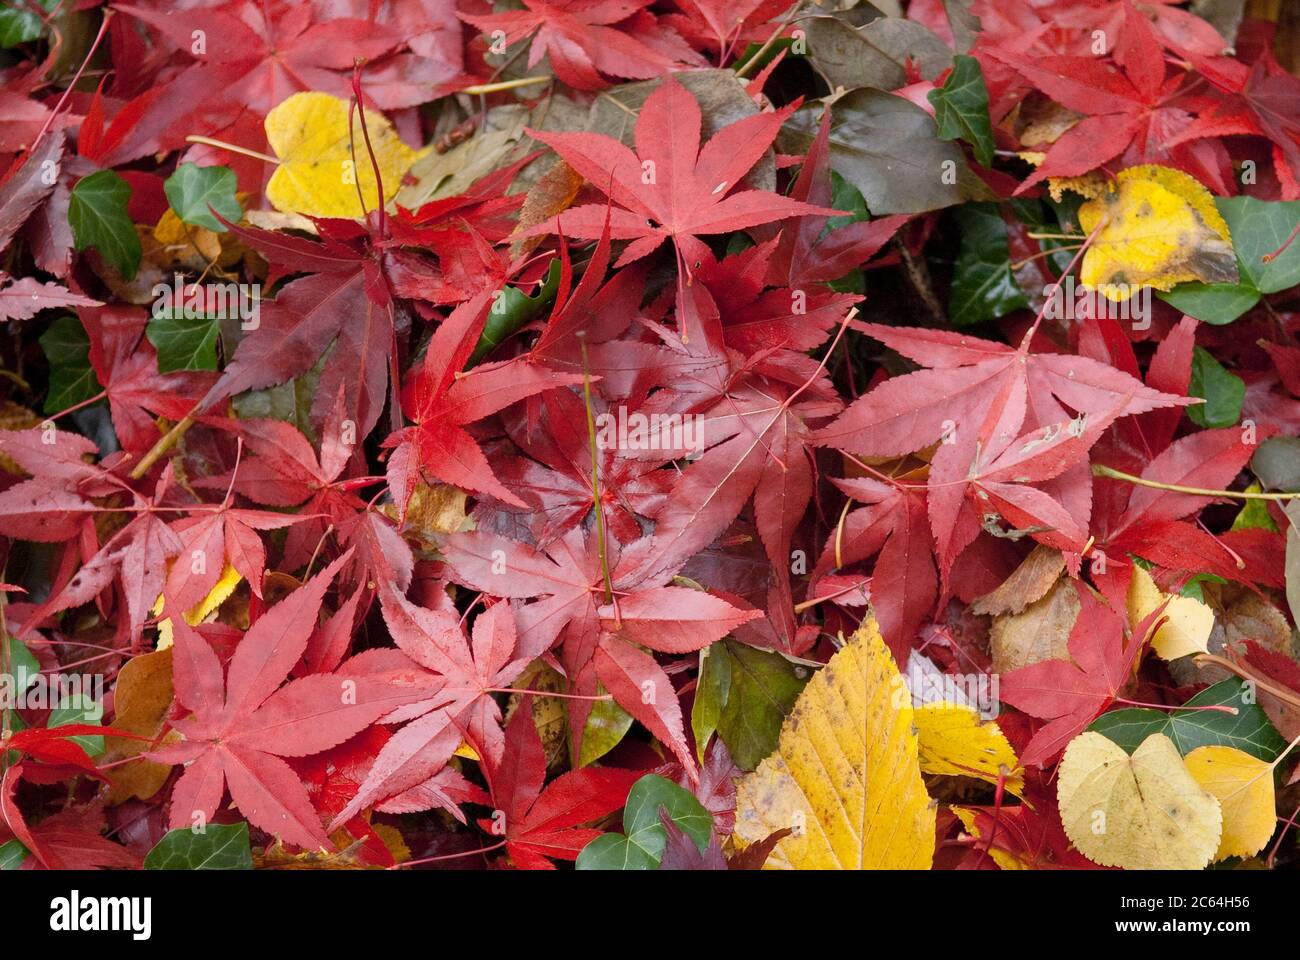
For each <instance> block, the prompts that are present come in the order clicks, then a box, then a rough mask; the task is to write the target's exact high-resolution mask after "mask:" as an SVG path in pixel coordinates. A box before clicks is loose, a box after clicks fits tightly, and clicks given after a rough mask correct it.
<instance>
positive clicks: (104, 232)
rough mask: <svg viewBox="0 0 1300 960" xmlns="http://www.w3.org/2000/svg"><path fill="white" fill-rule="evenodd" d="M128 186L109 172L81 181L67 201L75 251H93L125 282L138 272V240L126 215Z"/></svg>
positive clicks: (103, 171)
mask: <svg viewBox="0 0 1300 960" xmlns="http://www.w3.org/2000/svg"><path fill="white" fill-rule="evenodd" d="M130 200H131V185H130V184H128V183H127V182H126V181H125V180H123V179H122V178H121V177H119V176H118V175H117V174H116V173H114V172H113V171H112V170H100V171H99V172H98V173H92V174H91V175H90V176H88V177H82V178H81V179H80V180H78V181H77V185H76V186H75V187H73V188H72V196H71V198H70V199H69V201H68V223H69V224H70V225H71V226H72V236H73V238H74V239H75V240H76V247H77V250H78V251H81V250H85V249H86V248H87V247H94V248H95V249H96V250H98V251H99V253H100V256H102V257H103V258H104V259H105V260H106V261H107V262H108V263H110V264H112V265H113V266H114V267H115V268H116V269H117V272H118V273H120V274H121V275H122V277H123V278H124V279H126V280H130V279H132V278H133V277H134V276H135V272H136V271H137V270H138V269H140V237H139V236H138V235H137V234H136V232H135V224H134V223H132V222H131V217H130V215H129V214H128V213H127V212H126V208H127V204H128V203H129V202H130Z"/></svg>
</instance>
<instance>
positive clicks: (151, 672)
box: [104, 648, 172, 806]
mask: <svg viewBox="0 0 1300 960" xmlns="http://www.w3.org/2000/svg"><path fill="white" fill-rule="evenodd" d="M113 704H114V712H115V716H114V717H113V726H114V727H116V728H117V729H119V730H124V731H126V732H127V733H134V734H136V735H137V736H141V737H150V738H152V737H156V736H157V735H158V732H159V731H160V730H161V729H162V725H163V717H164V716H165V715H166V713H167V710H168V708H169V707H170V706H171V704H172V651H171V649H170V648H169V649H166V650H155V651H154V652H153V653H144V654H140V655H139V656H136V657H132V658H131V659H130V660H128V661H127V662H126V665H125V666H123V667H122V670H121V672H119V673H118V675H117V686H116V687H115V688H114V693H113ZM149 747H150V743H149V742H148V741H144V740H128V739H126V738H124V737H107V738H105V740H104V758H105V760H109V761H113V760H123V759H126V758H127V757H138V756H139V755H140V754H141V753H142V752H144V751H145V750H147V749H149ZM171 771H172V768H171V767H170V766H169V765H168V764H165V763H154V762H153V761H152V760H146V759H143V758H141V759H139V760H134V761H132V762H130V763H124V764H122V765H121V766H117V767H112V768H110V769H109V770H107V771H105V774H106V776H107V777H108V779H109V781H110V786H109V788H108V795H107V798H106V799H107V802H108V804H109V806H116V805H117V804H119V803H124V802H126V801H127V800H130V799H132V798H133V797H134V798H136V799H139V800H148V799H149V798H150V797H152V796H153V795H154V794H155V793H157V792H158V791H159V790H160V789H161V788H162V785H163V784H164V783H165V782H166V780H167V777H168V775H170V774H171Z"/></svg>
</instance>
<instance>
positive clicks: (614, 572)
mask: <svg viewBox="0 0 1300 960" xmlns="http://www.w3.org/2000/svg"><path fill="white" fill-rule="evenodd" d="M598 543H599V538H598V537H597V536H596V535H594V534H593V535H591V536H588V537H584V536H583V534H582V531H581V530H579V529H576V528H575V529H574V530H572V531H570V532H569V533H568V534H566V535H565V536H564V538H563V539H561V540H558V541H555V542H553V543H551V544H550V545H548V546H547V547H546V548H545V549H544V550H535V549H534V548H532V547H530V546H528V545H527V544H524V543H520V542H518V541H514V540H509V539H507V538H505V537H500V536H496V535H494V534H489V533H482V532H473V533H462V534H454V535H452V536H450V537H448V539H447V544H446V546H445V548H444V552H445V554H446V556H447V560H448V562H449V563H450V565H451V570H449V574H450V576H452V577H453V578H454V579H455V580H456V581H458V582H461V583H464V584H466V585H468V586H471V587H473V588H474V589H476V590H480V591H482V592H484V593H487V594H489V595H491V596H498V597H508V598H514V599H526V598H533V597H538V598H541V599H539V600H538V601H537V602H535V603H532V604H528V605H526V606H524V607H522V608H521V609H520V611H519V627H520V643H521V647H522V648H523V649H525V650H527V651H528V652H529V654H530V655H531V656H538V655H540V654H541V653H543V652H545V651H546V650H548V649H549V648H550V647H551V646H552V645H553V644H554V643H555V641H556V640H557V639H558V638H560V637H561V635H563V640H564V656H563V662H564V665H565V671H566V673H567V675H568V677H569V681H570V684H571V686H572V689H573V690H574V692H576V693H578V694H580V695H583V696H590V695H592V694H595V693H596V685H597V680H599V681H600V683H603V684H604V686H605V687H606V689H608V690H609V691H610V693H612V694H613V696H614V699H615V700H617V701H618V703H619V705H620V706H622V707H623V708H624V709H625V710H627V711H628V713H630V714H632V716H633V717H635V718H636V719H637V720H639V721H641V723H642V724H644V725H645V727H646V728H647V729H648V730H649V731H650V732H651V733H653V734H654V735H655V736H656V737H657V738H658V739H659V740H660V741H661V742H663V743H664V744H665V745H666V746H668V747H669V748H671V749H672V751H673V753H674V755H675V756H676V757H677V758H678V760H680V761H681V763H682V765H683V766H685V767H686V768H687V769H688V770H689V771H690V772H691V774H692V776H694V772H695V762H694V759H693V758H692V756H691V752H690V749H689V747H688V746H687V743H686V738H685V734H684V732H683V727H682V714H681V708H680V706H679V705H678V702H677V695H676V692H675V691H674V689H673V685H672V682H671V681H670V680H669V679H668V675H667V674H665V673H664V671H663V668H662V667H660V666H659V664H658V663H656V662H655V660H654V658H653V657H651V656H650V655H649V654H647V653H646V652H644V650H642V649H640V648H641V647H648V648H649V649H651V650H656V651H660V652H663V653H677V654H681V653H690V652H692V651H694V650H698V649H700V648H701V647H706V646H708V645H709V644H710V643H713V642H714V641H715V640H719V639H721V638H722V637H724V636H726V634H728V633H730V632H731V631H732V630H733V629H735V628H736V627H738V626H740V625H741V624H743V623H746V622H748V621H750V620H753V619H756V618H758V617H759V616H760V614H759V612H758V611H756V610H749V611H746V610H739V609H737V608H736V607H734V606H732V605H731V604H730V603H728V602H727V601H725V600H723V599H721V598H719V597H715V596H711V595H710V594H707V593H703V592H701V591H698V590H691V589H689V588H687V587H676V586H664V584H665V583H667V582H668V580H669V579H670V578H671V576H672V572H673V571H669V572H668V573H658V574H656V573H654V572H653V570H651V569H650V568H648V567H646V566H645V565H644V564H643V563H642V558H643V556H644V547H645V546H646V544H645V542H644V541H639V542H638V543H637V544H634V545H632V546H631V547H629V548H627V550H626V551H620V550H619V548H618V545H617V542H616V541H611V542H610V543H609V544H607V545H606V547H605V548H604V550H602V549H601V548H600V547H599V546H598ZM621 556H623V557H625V559H624V561H623V563H622V564H620V557H621ZM602 557H603V561H602ZM602 562H603V564H604V565H606V566H607V567H608V569H609V570H610V586H611V587H612V596H611V597H606V595H605V591H606V587H605V583H604V579H603V570H602ZM590 712H591V704H590V702H584V701H574V703H572V704H571V705H570V707H569V722H570V729H571V736H572V738H573V744H574V749H577V748H578V746H579V745H580V744H581V742H582V733H583V727H584V724H585V723H586V719H587V716H588V714H589V713H590Z"/></svg>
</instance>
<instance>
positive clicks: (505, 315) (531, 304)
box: [469, 260, 560, 367]
mask: <svg viewBox="0 0 1300 960" xmlns="http://www.w3.org/2000/svg"><path fill="white" fill-rule="evenodd" d="M559 288H560V261H559V260H552V261H551V268H550V270H549V271H548V272H547V274H546V279H545V280H544V281H543V282H542V288H541V289H540V290H538V291H537V293H536V294H535V295H534V296H531V297H530V296H528V294H526V293H524V292H523V291H522V290H520V289H519V288H518V287H506V288H505V289H503V290H502V291H501V294H500V295H499V296H498V297H497V298H496V300H494V301H493V303H492V307H491V309H490V310H488V316H487V323H486V324H485V325H484V327H483V333H482V334H481V335H480V336H479V338H478V344H477V345H476V346H475V347H474V352H473V353H472V354H470V358H469V366H471V367H472V366H473V365H474V364H476V363H478V362H479V361H480V360H482V359H483V358H484V357H486V356H487V355H488V354H489V353H491V352H492V351H493V350H495V349H496V348H497V345H498V344H499V343H501V342H502V341H503V340H505V339H506V338H507V337H509V336H510V335H512V334H513V333H515V332H516V331H518V330H519V329H520V328H522V327H523V326H524V324H526V323H528V321H529V320H531V319H533V317H535V316H536V315H537V311H539V310H541V309H542V307H544V306H546V305H547V304H548V303H550V302H551V301H552V300H554V299H555V292H556V291H557V290H559Z"/></svg>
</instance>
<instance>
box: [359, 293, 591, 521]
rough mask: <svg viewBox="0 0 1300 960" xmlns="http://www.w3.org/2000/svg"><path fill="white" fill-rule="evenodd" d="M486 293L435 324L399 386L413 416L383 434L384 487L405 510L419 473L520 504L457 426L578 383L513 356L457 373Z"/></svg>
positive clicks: (483, 314)
mask: <svg viewBox="0 0 1300 960" xmlns="http://www.w3.org/2000/svg"><path fill="white" fill-rule="evenodd" d="M491 300H492V291H485V292H483V293H480V294H479V295H478V296H476V297H474V298H472V299H470V300H467V301H465V302H464V303H463V304H461V305H460V306H459V307H457V308H456V309H455V310H454V311H452V314H451V316H449V317H448V318H447V319H446V320H444V321H443V322H442V324H441V325H440V326H439V327H438V329H437V331H435V333H434V335H433V339H432V340H431V341H430V342H429V346H428V349H427V351H426V352H425V355H424V362H423V363H422V364H421V365H420V366H419V367H417V368H415V369H414V370H412V371H411V373H410V374H409V375H408V376H407V379H406V383H405V384H403V387H402V410H403V412H405V414H406V415H407V417H408V418H409V419H411V420H413V421H415V424H416V426H414V427H407V428H405V429H402V430H399V431H397V432H396V433H394V434H392V435H391V436H389V438H388V439H387V440H386V441H384V445H385V446H390V447H396V448H397V449H396V450H394V451H393V453H392V455H391V456H390V457H389V460H388V484H389V487H390V488H391V489H392V491H393V496H394V498H395V499H396V500H397V502H398V503H399V504H401V505H402V506H403V508H404V507H405V505H406V503H407V502H408V501H409V500H410V496H411V491H412V490H413V489H414V484H415V482H416V481H417V480H418V479H419V477H420V475H421V474H422V473H424V474H428V475H429V476H432V477H436V478H437V479H439V480H441V481H443V482H445V483H450V484H452V485H454V486H457V487H460V488H462V489H464V490H471V491H475V492H481V493H487V494H491V495H492V496H493V497H496V498H497V499H498V500H501V501H504V502H505V503H509V504H512V505H514V506H516V507H526V506H527V504H525V503H524V501H522V500H520V499H519V498H518V497H517V496H515V495H514V494H513V493H511V492H510V491H509V490H507V489H506V488H505V487H504V486H502V485H501V483H500V481H498V480H497V478H496V477H495V476H494V475H493V473H492V468H491V467H490V466H489V465H488V462H487V458H486V457H485V456H484V455H483V451H482V450H481V449H479V445H478V443H477V441H475V440H474V438H473V437H472V436H470V434H469V433H468V432H466V430H465V427H466V426H468V425H469V424H471V423H474V422H476V421H478V420H482V419H483V418H485V417H489V416H491V415H492V414H494V413H497V412H498V411H500V410H502V409H504V408H505V407H508V406H509V405H510V404H512V403H515V402H516V401H518V400H522V399H524V398H525V397H529V396H532V395H533V394H535V393H540V392H542V391H544V390H550V389H553V388H555V387H563V386H566V385H568V384H575V383H581V382H582V377H580V376H578V375H576V374H558V373H554V372H552V371H549V370H546V369H544V368H542V367H540V366H537V365H534V364H529V363H524V362H521V361H505V362H503V363H489V364H484V365H482V366H478V367H475V368H474V369H473V370H471V371H470V372H468V373H466V374H461V368H462V367H464V366H465V363H466V361H467V360H468V359H469V356H470V354H471V353H472V352H473V350H474V347H475V346H476V345H477V344H478V341H479V336H480V334H481V333H482V332H483V327H484V324H485V323H486V321H487V312H488V309H489V308H490V304H491Z"/></svg>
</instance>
